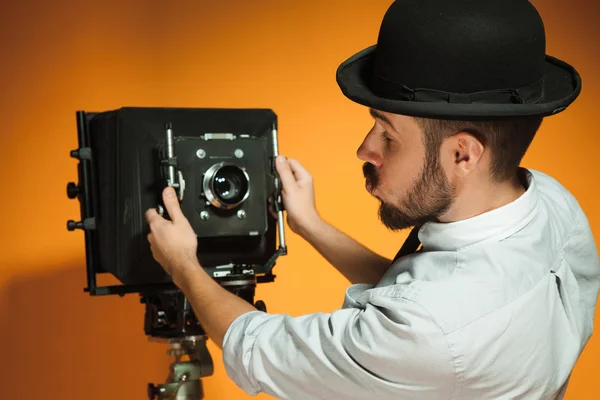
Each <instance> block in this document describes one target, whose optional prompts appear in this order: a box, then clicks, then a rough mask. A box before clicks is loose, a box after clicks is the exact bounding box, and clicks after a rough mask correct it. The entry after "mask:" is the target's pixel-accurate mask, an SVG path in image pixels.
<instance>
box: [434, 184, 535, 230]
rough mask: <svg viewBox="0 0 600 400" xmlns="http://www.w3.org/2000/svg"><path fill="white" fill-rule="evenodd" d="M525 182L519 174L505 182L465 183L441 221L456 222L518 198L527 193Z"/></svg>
mask: <svg viewBox="0 0 600 400" xmlns="http://www.w3.org/2000/svg"><path fill="white" fill-rule="evenodd" d="M525 191H526V189H525V187H524V186H523V182H522V181H521V180H520V179H519V177H518V176H517V175H515V177H514V178H513V179H510V180H507V181H504V182H500V183H498V182H492V181H487V182H485V183H483V184H481V182H479V183H473V184H468V185H465V186H464V187H463V188H461V190H460V192H459V193H458V194H457V197H456V199H455V201H454V204H453V205H452V207H451V208H450V210H448V212H446V213H445V214H444V215H443V216H442V217H441V218H440V222H456V221H461V220H463V219H468V218H472V217H476V216H477V215H480V214H483V213H486V212H489V211H492V210H495V209H496V208H500V207H502V206H505V205H507V204H509V203H512V202H513V201H515V200H517V199H518V198H519V197H521V196H522V195H523V194H524V193H525Z"/></svg>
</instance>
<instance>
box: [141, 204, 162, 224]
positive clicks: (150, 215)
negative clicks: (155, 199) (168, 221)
mask: <svg viewBox="0 0 600 400" xmlns="http://www.w3.org/2000/svg"><path fill="white" fill-rule="evenodd" d="M144 217H145V218H146V222H148V224H152V222H153V221H155V220H157V221H158V220H159V218H160V219H164V218H163V217H162V216H161V215H160V214H159V213H158V212H156V209H155V208H149V209H148V210H147V211H146V212H145V213H144Z"/></svg>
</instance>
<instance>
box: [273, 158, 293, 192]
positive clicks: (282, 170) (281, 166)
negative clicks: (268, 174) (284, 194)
mask: <svg viewBox="0 0 600 400" xmlns="http://www.w3.org/2000/svg"><path fill="white" fill-rule="evenodd" d="M276 168H277V172H278V173H279V178H280V179H281V183H282V185H283V188H284V189H285V190H287V191H290V190H293V188H294V187H295V186H296V178H295V177H294V173H293V172H292V169H291V168H290V165H289V163H288V161H287V160H286V159H285V157H283V156H279V157H277V159H276Z"/></svg>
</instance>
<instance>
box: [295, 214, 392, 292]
mask: <svg viewBox="0 0 600 400" xmlns="http://www.w3.org/2000/svg"><path fill="white" fill-rule="evenodd" d="M300 235H301V236H302V237H303V238H304V239H305V240H306V241H308V242H309V243H310V244H311V245H312V246H313V247H314V248H315V249H316V250H317V251H318V252H319V253H320V254H321V255H322V256H323V257H324V258H325V259H326V260H327V261H329V262H330V263H331V264H332V265H333V266H334V267H335V268H336V269H337V270H338V271H339V272H340V273H341V274H342V275H344V276H345V277H346V279H348V280H349V281H350V282H351V283H353V284H354V283H371V284H376V283H377V282H379V280H380V279H381V277H382V276H383V274H384V273H385V272H386V271H387V269H388V268H389V266H390V264H391V260H390V259H388V258H386V257H383V256H380V255H379V254H377V253H375V252H373V251H371V250H369V249H368V248H367V247H365V246H363V245H362V244H360V243H359V242H357V241H356V240H354V239H353V238H351V237H350V236H348V235H346V234H345V233H343V232H341V231H339V230H338V229H336V228H335V227H334V226H332V225H330V224H328V223H327V222H325V221H323V220H322V219H320V218H319V219H317V220H315V221H313V222H312V223H311V224H310V225H309V226H307V227H305V228H303V229H302V230H301V232H300Z"/></svg>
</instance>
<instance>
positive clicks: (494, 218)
mask: <svg viewBox="0 0 600 400" xmlns="http://www.w3.org/2000/svg"><path fill="white" fill-rule="evenodd" d="M523 172H524V173H525V177H526V180H527V184H528V187H527V190H526V191H525V193H524V194H523V195H521V196H520V197H519V198H518V199H516V200H515V201H513V202H511V203H509V204H506V205H504V206H502V207H499V208H496V209H494V210H492V211H488V212H486V213H483V214H480V215H477V216H475V217H472V218H468V219H465V220H461V221H456V222H450V223H441V222H428V223H426V224H424V225H423V226H422V227H421V228H420V229H419V234H418V236H419V240H420V241H421V243H422V244H423V250H424V251H431V250H434V251H454V250H458V249H461V248H463V247H466V246H470V245H472V244H475V243H479V242H482V241H485V240H490V239H491V240H502V239H504V238H506V237H508V236H510V235H512V234H513V233H515V232H517V231H518V230H520V229H522V228H523V227H524V226H525V225H527V224H528V223H529V222H530V221H531V219H533V217H534V216H535V214H536V212H537V203H538V196H537V193H536V184H535V180H534V178H533V175H532V174H531V172H529V171H527V170H525V169H523Z"/></svg>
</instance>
